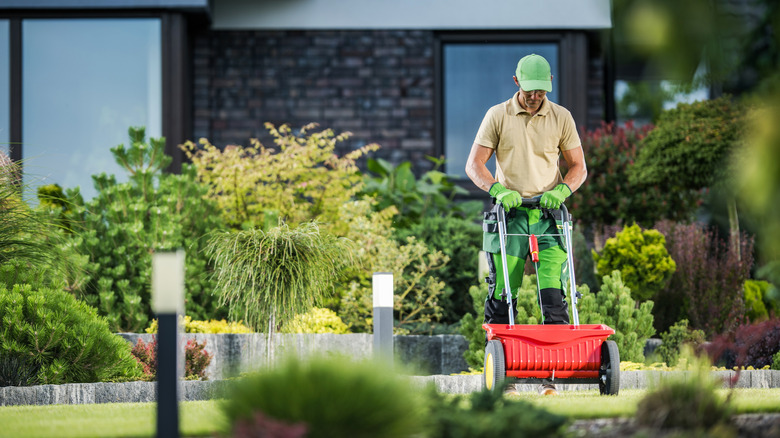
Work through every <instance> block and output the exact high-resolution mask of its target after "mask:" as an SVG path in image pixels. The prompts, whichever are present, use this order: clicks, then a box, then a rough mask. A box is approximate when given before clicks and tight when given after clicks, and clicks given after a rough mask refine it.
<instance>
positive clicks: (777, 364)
mask: <svg viewBox="0 0 780 438" xmlns="http://www.w3.org/2000/svg"><path fill="white" fill-rule="evenodd" d="M771 369H773V370H778V371H780V351H778V352H777V353H775V355H774V356H772V367H771Z"/></svg>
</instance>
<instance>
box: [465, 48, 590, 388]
mask: <svg viewBox="0 0 780 438" xmlns="http://www.w3.org/2000/svg"><path fill="white" fill-rule="evenodd" d="M513 79H514V81H515V85H517V86H518V87H519V91H518V92H517V93H515V95H514V96H512V98H511V99H509V100H508V101H506V102H504V103H500V104H498V105H495V106H493V107H492V108H490V109H489V110H488V112H487V114H486V115H485V118H484V119H483V120H482V124H481V125H480V127H479V131H478V132H477V136H476V138H475V140H474V144H473V145H472V146H471V152H470V154H469V157H468V160H467V162H466V174H467V175H468V176H469V178H471V180H472V181H473V182H474V184H476V185H477V186H478V187H479V188H481V189H482V190H485V191H487V192H488V193H490V196H492V197H493V198H495V199H496V208H497V207H498V204H500V205H503V207H504V208H505V210H506V211H507V213H508V214H507V232H508V233H510V234H537V235H539V234H559V233H560V231H558V228H557V226H556V220H555V216H556V210H558V209H559V208H560V206H561V204H562V203H563V202H564V201H565V200H566V198H567V197H569V196H571V194H572V193H573V192H574V191H576V190H577V189H578V188H579V187H580V186H581V185H582V183H583V182H584V181H585V178H586V176H587V173H588V172H587V168H586V165H585V157H584V155H583V152H582V145H581V143H580V138H579V136H578V134H577V128H576V125H575V123H574V118H573V117H572V116H571V113H570V112H569V111H568V110H567V109H566V108H564V107H562V106H560V105H557V104H555V103H553V102H551V101H550V100H548V99H547V98H546V94H547V93H548V92H550V91H552V74H551V72H550V64H549V63H548V62H547V60H545V59H544V58H543V57H542V56H539V55H536V54H532V55H528V56H525V57H523V58H522V59H520V61H519V62H518V63H517V70H516V72H515V76H513ZM493 154H495V155H496V175H495V178H494V177H493V175H491V174H490V171H489V170H488V169H487V166H486V163H487V161H488V159H490V157H492V156H493ZM560 155H563V158H564V160H566V164H567V165H568V169H569V170H568V172H567V173H566V177H565V178H562V176H561V172H560V169H559V168H558V161H559V157H560ZM538 195H541V201H540V204H541V207H542V209H529V208H525V207H521V204H522V202H523V198H532V197H535V196H538ZM496 208H494V209H493V211H492V212H491V213H493V214H490V213H488V214H486V221H485V225H486V226H485V231H486V232H485V233H484V239H483V250H484V251H486V252H487V256H488V257H487V258H488V267H489V270H490V275H489V277H488V283H489V284H490V294H489V296H488V297H487V299H486V301H485V322H486V323H488V324H508V323H509V313H508V309H507V305H506V300H505V299H504V300H502V299H501V293H502V291H503V290H504V275H503V266H502V263H501V255H500V250H499V246H498V236H497V234H496V231H495V226H492V227H491V225H492V224H495V219H496V217H495V214H494V213H495V211H496ZM527 255H528V238H526V237H519V236H510V237H509V238H508V239H507V270H508V271H509V283H510V288H509V289H510V291H511V293H512V303H513V306H512V307H513V311H514V312H515V315H516V314H517V310H516V308H515V303H516V300H517V288H518V287H519V286H520V284H521V283H522V280H523V270H524V266H525V259H526V257H527ZM565 262H566V252H565V251H564V248H563V245H562V244H561V239H560V238H556V237H539V269H538V279H539V289H540V295H541V303H542V310H543V315H542V318H543V322H544V323H545V324H568V323H569V314H568V307H567V305H566V301H565V300H564V298H565V297H564V294H563V287H562V286H563V285H562V282H561V273H562V270H563V269H564V265H565ZM547 386H548V387H547V388H546V389H547V390H550V389H551V391H547V392H549V393H554V391H555V389H554V387H552V385H547ZM549 387H552V388H549Z"/></svg>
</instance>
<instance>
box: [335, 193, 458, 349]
mask: <svg viewBox="0 0 780 438" xmlns="http://www.w3.org/2000/svg"><path fill="white" fill-rule="evenodd" d="M373 202H374V201H372V200H368V199H363V200H360V201H353V202H350V203H347V204H345V205H344V206H343V210H342V211H343V213H342V217H344V218H345V220H346V221H347V222H348V223H350V224H352V225H351V226H350V229H349V232H348V234H347V238H349V239H350V240H352V241H353V242H355V248H356V251H355V253H354V256H355V257H356V259H358V260H360V261H361V262H362V264H361V265H360V267H359V269H358V268H357V267H356V268H355V269H353V270H352V271H351V272H349V275H350V280H349V281H348V282H347V285H346V287H345V289H342V290H341V291H340V293H339V295H340V296H341V300H340V303H339V306H338V314H339V316H341V319H342V320H343V321H344V322H345V323H346V324H347V325H348V326H349V328H350V330H351V331H352V332H353V333H371V331H372V324H373V319H372V311H373V310H372V309H373V301H372V294H373V291H372V287H371V279H372V274H373V273H374V272H392V273H393V282H394V290H395V294H394V297H393V318H394V319H395V324H394V330H395V332H396V334H407V333H411V334H430V333H432V332H433V331H434V330H436V329H437V328H438V323H439V321H440V320H441V318H442V307H441V302H442V300H444V299H446V298H447V291H446V290H445V284H444V282H442V281H441V280H440V279H439V277H438V275H437V274H438V271H439V269H441V268H442V267H444V266H445V265H446V263H447V262H448V261H449V258H448V257H447V256H446V255H444V254H442V253H441V251H433V250H431V249H430V248H429V247H428V246H426V245H425V244H423V243H422V242H419V241H417V240H416V239H415V238H413V237H409V238H407V240H406V242H404V243H403V244H401V243H399V242H398V241H397V240H395V239H394V238H393V229H392V220H393V219H392V218H393V215H394V213H395V208H394V207H389V208H388V209H386V210H382V211H379V212H375V211H373V210H372V204H373Z"/></svg>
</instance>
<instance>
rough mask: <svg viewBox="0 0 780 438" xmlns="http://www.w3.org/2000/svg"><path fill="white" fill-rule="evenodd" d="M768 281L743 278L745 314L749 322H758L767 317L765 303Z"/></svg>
mask: <svg viewBox="0 0 780 438" xmlns="http://www.w3.org/2000/svg"><path fill="white" fill-rule="evenodd" d="M769 286H770V284H769V282H767V281H761V280H745V316H747V318H748V320H749V321H750V322H760V321H763V320H765V319H768V318H769V312H768V311H767V306H766V303H765V298H764V297H766V295H767V292H768V291H769Z"/></svg>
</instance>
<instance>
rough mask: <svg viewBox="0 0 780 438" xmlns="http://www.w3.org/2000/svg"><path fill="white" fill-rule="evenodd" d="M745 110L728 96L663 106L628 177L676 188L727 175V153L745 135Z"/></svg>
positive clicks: (710, 182) (700, 184)
mask: <svg viewBox="0 0 780 438" xmlns="http://www.w3.org/2000/svg"><path fill="white" fill-rule="evenodd" d="M746 113H747V111H746V108H745V106H744V105H743V104H741V103H740V102H739V101H735V100H734V99H732V98H731V97H730V96H722V97H720V98H718V99H712V100H705V101H700V102H694V103H690V104H689V103H680V104H678V105H677V107H676V108H674V109H672V110H669V111H665V112H664V113H662V114H661V117H660V118H659V119H658V123H657V124H656V127H655V129H653V130H652V131H650V132H649V134H648V135H647V136H646V137H645V138H644V139H643V140H642V143H641V148H640V150H639V154H638V156H637V159H636V162H635V164H634V166H633V167H632V168H631V171H630V172H629V181H631V182H633V183H636V184H651V185H654V184H657V185H659V186H660V187H661V188H662V189H663V190H667V191H669V192H671V193H678V192H686V191H687V190H698V189H701V188H705V187H710V186H712V185H713V184H716V183H718V182H722V181H725V180H728V179H729V178H730V176H731V173H730V172H729V169H728V166H726V164H727V161H728V160H727V159H728V158H730V156H731V152H732V150H733V149H734V146H735V145H736V144H738V141H739V140H740V139H741V137H742V136H743V132H742V131H743V129H744V126H745V125H746V124H745V121H744V117H745V114H746ZM680 204H681V203H679V202H675V203H674V207H675V208H677V207H679V206H680Z"/></svg>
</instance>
